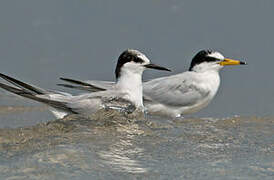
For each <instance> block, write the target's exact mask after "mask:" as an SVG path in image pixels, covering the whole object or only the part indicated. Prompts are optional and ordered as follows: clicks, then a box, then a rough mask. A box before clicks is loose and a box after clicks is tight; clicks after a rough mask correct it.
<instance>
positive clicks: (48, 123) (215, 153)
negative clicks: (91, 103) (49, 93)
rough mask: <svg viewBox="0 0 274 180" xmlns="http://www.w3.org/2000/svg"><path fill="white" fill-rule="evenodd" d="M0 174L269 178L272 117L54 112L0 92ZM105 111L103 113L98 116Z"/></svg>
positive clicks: (273, 165) (273, 172)
mask: <svg viewBox="0 0 274 180" xmlns="http://www.w3.org/2000/svg"><path fill="white" fill-rule="evenodd" d="M1 100H2V101H1V104H0V121H1V129H0V179H10V180H11V179H12V180H15V179H273V176H274V156H273V155H274V153H273V152H274V143H273V142H274V133H273V132H274V126H273V122H274V118H273V117H233V118H224V119H214V118H184V119H165V118H159V117H145V119H138V120H135V121H133V120H132V119H128V118H126V117H124V116H119V115H117V114H115V113H114V115H115V116H114V115H113V112H107V113H103V112H101V113H100V114H97V115H95V116H93V117H92V118H83V117H79V116H69V117H66V118H64V119H61V120H55V119H54V118H53V116H52V115H51V114H50V113H48V111H47V109H46V107H45V106H41V105H39V104H36V103H31V102H26V101H25V100H23V99H21V98H11V97H5V98H2V97H1ZM105 117H108V118H105Z"/></svg>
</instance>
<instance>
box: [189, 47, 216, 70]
mask: <svg viewBox="0 0 274 180" xmlns="http://www.w3.org/2000/svg"><path fill="white" fill-rule="evenodd" d="M212 53H214V51H211V50H202V51H200V52H198V53H197V54H196V55H195V56H194V57H193V59H192V61H191V64H190V67H189V71H191V70H192V69H193V67H194V66H195V65H198V64H201V63H203V62H216V61H220V60H219V59H217V58H215V57H211V56H209V55H210V54H212Z"/></svg>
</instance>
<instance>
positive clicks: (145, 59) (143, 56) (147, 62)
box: [137, 53, 150, 64]
mask: <svg viewBox="0 0 274 180" xmlns="http://www.w3.org/2000/svg"><path fill="white" fill-rule="evenodd" d="M137 56H138V57H139V58H141V59H143V60H144V61H145V62H144V63H145V64H149V63H150V60H149V59H148V58H147V57H146V55H144V54H142V53H140V54H138V55H137Z"/></svg>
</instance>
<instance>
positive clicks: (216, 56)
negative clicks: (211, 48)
mask: <svg viewBox="0 0 274 180" xmlns="http://www.w3.org/2000/svg"><path fill="white" fill-rule="evenodd" d="M207 56H209V57H214V58H216V59H220V60H223V59H224V58H225V57H224V56H223V55H222V54H221V53H219V52H217V51H215V52H212V53H210V54H208V55H207Z"/></svg>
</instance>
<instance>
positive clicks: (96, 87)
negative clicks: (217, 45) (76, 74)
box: [57, 78, 115, 92]
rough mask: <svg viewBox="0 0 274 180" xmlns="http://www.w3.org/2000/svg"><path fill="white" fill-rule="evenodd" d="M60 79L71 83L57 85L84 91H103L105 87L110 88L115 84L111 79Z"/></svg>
mask: <svg viewBox="0 0 274 180" xmlns="http://www.w3.org/2000/svg"><path fill="white" fill-rule="evenodd" d="M60 79H61V80H63V81H66V82H69V83H71V84H57V85H58V86H63V87H66V88H73V89H79V90H84V91H91V92H97V91H105V90H107V89H112V88H113V86H114V85H115V82H111V81H92V80H87V81H80V80H75V79H69V78H60ZM72 84H73V85H72Z"/></svg>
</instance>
